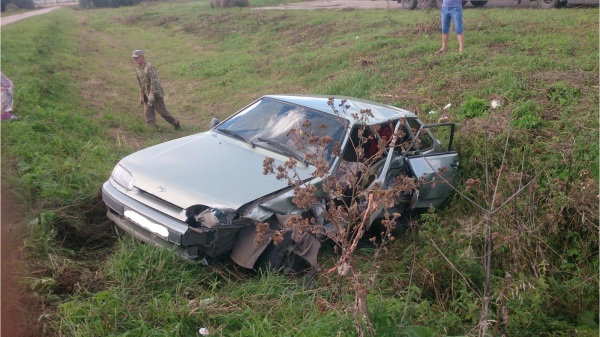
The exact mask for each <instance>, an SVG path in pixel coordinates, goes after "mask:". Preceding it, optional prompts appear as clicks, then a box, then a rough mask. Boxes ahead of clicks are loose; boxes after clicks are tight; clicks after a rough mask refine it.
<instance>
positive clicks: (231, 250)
mask: <svg viewBox="0 0 600 337" xmlns="http://www.w3.org/2000/svg"><path fill="white" fill-rule="evenodd" d="M334 106H343V109H340V110H338V109H336V108H335V107H334ZM340 111H341V112H340ZM360 111H368V112H369V114H368V116H367V118H361V119H357V118H356V116H357V114H358V113H359V112H360ZM307 121H308V122H307ZM365 126H366V127H365ZM436 129H443V131H440V132H438V130H436ZM290 130H295V132H290ZM300 130H303V131H300ZM365 130H366V131H365ZM434 131H435V132H434ZM298 132H307V133H314V134H319V135H320V136H327V139H328V140H329V141H330V144H329V145H327V146H325V147H323V151H321V155H322V158H324V160H325V162H326V165H327V167H328V169H329V172H330V174H331V176H335V175H336V173H338V170H341V167H342V165H343V163H344V162H353V161H354V162H357V161H359V160H360V159H361V158H362V157H364V156H365V155H364V154H365V153H368V152H369V149H368V148H367V145H369V144H367V142H363V143H362V144H361V147H362V148H363V149H362V150H360V151H357V150H356V148H357V146H356V144H357V143H359V142H358V141H357V139H358V138H359V137H360V138H361V139H369V142H370V143H372V144H371V146H372V145H373V144H377V143H378V142H379V143H380V142H381V141H382V140H385V139H387V144H388V145H385V146H386V147H387V150H386V151H384V152H381V153H383V155H382V156H381V158H380V160H379V163H378V164H376V165H374V167H375V168H376V169H375V170H374V171H373V174H372V175H371V178H369V181H367V182H366V183H365V184H364V186H365V188H366V189H368V188H373V186H374V184H378V186H379V187H380V188H391V186H392V185H391V184H390V183H389V181H390V180H391V179H393V178H394V177H396V176H398V175H399V174H402V175H406V176H410V177H415V178H418V179H419V181H420V182H421V183H420V184H419V187H418V189H414V190H411V191H405V192H403V193H404V194H403V197H402V198H398V200H397V205H396V206H394V208H397V210H398V211H404V210H410V209H423V208H428V207H431V206H437V205H440V204H441V203H442V202H443V201H444V200H445V199H446V198H447V197H448V195H449V194H450V192H451V191H452V188H451V186H450V182H451V181H452V179H453V176H454V173H455V171H456V168H457V167H458V155H457V153H456V152H455V151H453V150H452V148H451V146H452V140H453V134H454V124H452V123H443V124H434V125H424V124H423V123H422V122H421V121H420V120H419V119H418V118H417V116H416V115H415V114H413V113H411V112H409V111H406V110H403V109H399V108H396V107H393V106H389V105H384V104H380V103H376V102H372V101H367V100H362V99H356V98H350V97H344V98H335V99H332V98H329V97H328V96H308V95H268V96H264V97H261V98H260V99H258V100H256V101H255V102H253V103H252V104H250V105H248V106H246V107H245V108H243V109H241V110H240V111H238V112H237V113H235V114H234V115H232V116H231V117H229V118H227V119H226V120H224V121H222V122H218V121H217V122H216V123H215V125H213V126H212V127H211V129H210V130H209V131H207V132H203V133H199V134H195V135H191V136H187V137H183V138H180V139H176V140H172V141H169V142H166V143H162V144H159V145H155V146H152V147H150V148H147V149H144V150H141V151H139V152H136V153H133V154H131V155H129V156H127V157H125V158H123V159H122V160H121V161H120V162H119V163H118V164H117V165H116V166H115V168H114V170H113V172H112V174H111V176H110V178H109V179H108V181H106V182H105V183H104V185H103V188H102V197H103V200H104V202H105V203H106V205H107V207H108V212H107V214H108V217H109V218H110V219H111V220H112V221H114V222H115V223H116V224H117V225H118V226H119V227H120V228H122V229H123V230H125V231H126V232H128V233H130V234H132V235H134V236H135V237H137V238H138V239H140V240H142V241H145V242H149V243H154V244H158V245H161V246H166V247H169V248H171V249H175V250H176V251H177V252H178V253H179V254H180V255H182V256H183V257H185V258H188V259H192V260H199V261H203V262H206V261H210V260H212V259H219V258H223V257H225V258H226V257H230V258H231V259H232V260H233V261H234V262H235V263H237V264H238V265H240V266H242V267H245V268H256V267H257V266H258V264H259V263H264V262H265V261H268V262H269V263H273V264H275V265H279V264H281V263H282V262H281V261H282V259H283V257H282V256H283V255H285V256H293V257H294V258H296V257H300V258H302V259H303V260H304V261H307V262H308V263H309V264H310V265H311V266H313V267H315V266H317V254H318V251H319V249H320V246H321V242H320V241H321V240H322V239H323V238H324V237H325V236H320V235H315V234H314V233H309V232H306V233H304V235H302V236H301V237H298V236H293V237H292V236H288V237H286V238H285V240H283V241H282V242H281V243H279V244H278V245H277V246H278V248H277V249H273V248H274V243H273V242H271V240H266V241H265V242H261V243H260V244H256V242H255V241H256V240H255V238H256V236H257V225H258V224H264V223H268V224H269V226H271V229H277V228H278V227H279V226H280V225H282V224H284V223H285V222H286V221H287V219H289V217H290V216H292V215H297V214H306V213H307V210H305V209H300V208H299V207H297V206H296V205H295V204H294V202H293V198H294V189H293V188H292V187H291V186H290V185H289V184H288V181H287V180H285V179H281V180H278V179H275V177H273V176H272V175H266V174H264V172H263V163H264V161H265V158H270V159H272V160H273V161H274V162H275V164H283V163H285V162H286V161H288V160H289V158H295V159H296V165H295V167H294V172H295V174H296V176H297V178H298V179H299V180H301V181H303V182H305V183H307V184H312V183H313V182H314V184H316V185H318V184H319V183H320V182H319V181H318V180H319V179H315V178H314V176H313V175H312V174H313V172H314V171H315V170H316V167H315V166H314V165H313V163H312V162H311V161H310V157H308V156H306V155H305V153H303V152H302V151H300V150H299V147H298V146H296V145H297V144H294V137H295V136H297V135H298ZM366 132H368V133H369V134H368V136H365V133H366ZM394 133H395V134H401V135H402V136H403V138H405V139H403V140H400V139H396V138H398V137H395V138H392V139H393V140H394V141H390V135H392V134H394ZM434 133H435V134H436V135H437V134H438V133H439V134H440V135H441V136H438V137H437V138H436V136H434ZM417 140H418V141H417ZM392 143H393V145H392ZM398 144H410V145H409V146H400V145H398ZM379 148H381V146H380V147H379ZM304 151H306V149H304ZM357 154H358V155H357ZM307 158H308V159H307ZM440 179H441V180H440ZM323 202H324V203H325V202H326V200H324V201H323ZM317 209H318V208H317V207H315V208H314V209H313V213H314V214H312V215H311V216H313V217H314V218H315V219H317V222H319V221H320V224H321V225H322V227H323V228H325V229H326V228H327V223H326V221H324V220H323V216H322V214H318V213H319V211H318V210H317ZM308 212H309V213H310V211H308ZM381 213H383V211H382V212H381ZM381 216H382V215H381ZM375 218H376V217H374V219H375ZM374 219H373V221H374Z"/></svg>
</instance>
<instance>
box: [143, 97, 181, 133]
mask: <svg viewBox="0 0 600 337" xmlns="http://www.w3.org/2000/svg"><path fill="white" fill-rule="evenodd" d="M144 98H145V97H144ZM154 111H156V112H158V114H159V115H161V116H162V118H164V119H165V120H166V121H167V123H169V124H171V125H173V126H175V125H177V124H178V121H177V120H176V119H175V118H173V116H171V114H170V113H169V111H168V110H167V107H166V106H165V100H164V99H163V98H162V97H155V99H154V104H152V105H149V104H148V103H147V102H146V103H145V104H144V114H145V115H146V123H148V125H149V126H154V123H155V122H156V118H155V113H154Z"/></svg>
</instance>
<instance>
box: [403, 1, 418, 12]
mask: <svg viewBox="0 0 600 337" xmlns="http://www.w3.org/2000/svg"><path fill="white" fill-rule="evenodd" d="M400 1H401V2H402V8H404V9H409V10H413V9H415V8H417V4H418V2H419V0H400Z"/></svg>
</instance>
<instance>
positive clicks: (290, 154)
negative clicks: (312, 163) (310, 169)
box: [257, 137, 308, 166]
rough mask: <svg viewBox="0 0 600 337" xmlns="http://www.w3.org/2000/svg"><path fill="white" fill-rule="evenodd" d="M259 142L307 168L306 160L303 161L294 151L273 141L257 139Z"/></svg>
mask: <svg viewBox="0 0 600 337" xmlns="http://www.w3.org/2000/svg"><path fill="white" fill-rule="evenodd" d="M257 139H258V140H259V141H261V142H263V143H267V144H269V145H271V146H274V147H276V148H278V149H279V150H280V151H282V152H283V153H284V154H285V155H287V156H288V157H293V158H295V159H296V160H298V161H300V162H302V163H304V165H305V166H308V162H307V161H306V159H304V157H302V156H301V155H299V154H298V153H296V152H295V151H293V150H292V149H290V148H289V147H287V146H285V145H283V144H281V143H278V142H276V141H274V140H271V139H268V138H262V137H258V138H257Z"/></svg>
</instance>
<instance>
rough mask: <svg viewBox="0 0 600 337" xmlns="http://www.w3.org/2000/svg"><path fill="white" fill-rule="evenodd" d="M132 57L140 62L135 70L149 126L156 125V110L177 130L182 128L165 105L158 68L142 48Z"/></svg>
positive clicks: (135, 51)
mask: <svg viewBox="0 0 600 337" xmlns="http://www.w3.org/2000/svg"><path fill="white" fill-rule="evenodd" d="M131 57H133V59H134V60H135V63H137V64H138V66H137V68H136V70H135V71H136V73H137V79H138V84H139V85H140V104H142V105H143V106H144V114H145V115H146V123H148V125H149V126H154V123H155V118H154V116H155V114H154V111H156V112H158V114H159V115H161V116H162V117H163V118H164V119H165V120H166V121H167V122H168V123H169V124H171V125H173V126H174V127H175V130H179V129H180V128H181V126H180V124H179V121H178V120H176V119H175V118H173V116H171V114H170V113H169V111H168V110H167V107H166V106H165V101H164V99H163V98H164V96H165V92H164V91H163V88H162V86H161V85H160V80H159V79H158V73H157V72H156V68H155V67H154V66H153V65H152V64H150V63H149V62H146V59H145V58H144V52H143V51H141V50H134V51H133V54H132V55H131Z"/></svg>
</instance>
